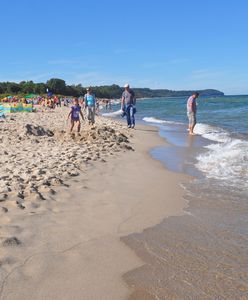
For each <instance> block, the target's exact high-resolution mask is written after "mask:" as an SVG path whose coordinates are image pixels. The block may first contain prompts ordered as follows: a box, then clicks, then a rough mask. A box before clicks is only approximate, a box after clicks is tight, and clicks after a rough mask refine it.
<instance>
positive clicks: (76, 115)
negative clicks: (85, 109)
mask: <svg viewBox="0 0 248 300" xmlns="http://www.w3.org/2000/svg"><path fill="white" fill-rule="evenodd" d="M80 116H81V117H82V119H83V120H84V116H83V114H82V111H81V106H80V105H79V101H78V99H77V98H75V99H74V105H72V107H71V111H70V112H69V115H68V119H69V118H70V117H71V130H70V132H72V130H73V128H74V125H75V124H76V123H77V131H78V132H80V127H81V123H80Z"/></svg>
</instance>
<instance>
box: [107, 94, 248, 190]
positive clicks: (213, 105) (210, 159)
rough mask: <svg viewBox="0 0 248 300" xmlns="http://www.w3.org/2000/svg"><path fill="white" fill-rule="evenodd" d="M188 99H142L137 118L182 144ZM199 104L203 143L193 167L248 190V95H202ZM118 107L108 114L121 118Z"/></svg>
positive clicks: (200, 129) (210, 176)
mask: <svg viewBox="0 0 248 300" xmlns="http://www.w3.org/2000/svg"><path fill="white" fill-rule="evenodd" d="M186 102H187V97H184V98H153V99H144V100H140V101H138V102H137V110H138V113H137V115H136V118H137V120H139V121H143V122H145V123H147V124H151V125H156V126H158V128H159V131H160V135H161V136H164V137H165V138H167V140H168V141H169V142H171V143H172V144H173V143H174V144H177V143H180V140H181V143H182V140H183V138H182V137H181V138H177V136H178V133H179V132H182V133H183V132H186V129H187V121H188V120H187V116H186ZM197 103H198V105H197V107H198V112H197V125H196V127H195V133H197V134H198V135H199V136H200V137H201V138H202V139H201V141H202V142H201V143H199V137H197V138H195V140H197V141H198V151H197V153H196V157H195V160H193V159H191V163H192V166H191V167H192V168H195V169H196V170H198V171H199V172H201V173H202V174H203V175H205V176H206V177H207V178H212V179H216V180H220V181H221V182H222V184H223V185H227V186H230V185H231V186H233V187H237V186H239V187H240V188H241V189H247V188H248V117H247V115H248V96H225V97H209V98H207V97H206V98H201V97H199V98H198V100H197ZM118 108H119V107H118V106H115V112H114V113H109V114H106V115H108V116H115V117H117V116H118V115H119V112H118ZM176 138H177V140H175V139H176ZM194 142H196V141H194ZM199 144H201V147H200V146H199ZM181 146H184V147H187V146H188V145H187V144H185V145H181ZM200 148H202V149H200ZM158 152H159V151H154V152H153V154H154V156H156V155H157V156H159V154H158ZM160 152H161V151H160ZM160 155H161V153H160ZM189 159H190V158H189ZM182 163H183V162H182ZM168 164H169V162H168ZM192 168H191V171H192ZM188 169H189V168H188ZM175 171H178V168H175ZM190 173H191V174H193V175H194V174H196V172H195V173H192V172H190ZM198 174H199V173H198Z"/></svg>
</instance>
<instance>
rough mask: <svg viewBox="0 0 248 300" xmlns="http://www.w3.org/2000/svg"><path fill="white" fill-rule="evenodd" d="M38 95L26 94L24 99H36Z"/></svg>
mask: <svg viewBox="0 0 248 300" xmlns="http://www.w3.org/2000/svg"><path fill="white" fill-rule="evenodd" d="M38 96H39V95H37V94H28V95H27V96H25V98H26V99H30V98H37V97H38Z"/></svg>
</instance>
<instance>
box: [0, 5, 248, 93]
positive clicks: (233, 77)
mask: <svg viewBox="0 0 248 300" xmlns="http://www.w3.org/2000/svg"><path fill="white" fill-rule="evenodd" d="M0 28H1V29H0V32H1V41H2V42H1V55H0V70H1V71H0V81H16V82H19V81H21V80H33V81H34V82H46V81H47V80H48V79H50V78H53V77H56V78H61V79H64V80H65V81H66V82H67V83H68V84H72V83H75V84H78V83H81V84H82V85H83V86H88V85H103V84H113V83H116V84H119V85H123V84H124V83H126V82H129V83H130V85H131V86H135V87H150V88H168V89H174V90H180V89H205V88H216V89H220V90H222V91H224V92H225V93H226V94H248V59H247V55H248V39H247V32H248V1H245V0H236V1H229V0H226V1H223V0H215V1H213V0H205V1H200V0H198V1H196V0H188V1H185V0H173V1H172V0H170V1H168V0H153V1H151V0H144V1H141V0H140V1H139V0H133V1H131V0H125V1H117V0H116V1H114V0H102V1H100V0H98V1H96V0H91V1H84V0H81V1H79V0H70V1H65V0H60V1H58V0H50V1H48V0H40V1H34V0H32V1H31V0H22V1H19V0H14V1H13V0H12V1H2V3H1V18H0Z"/></svg>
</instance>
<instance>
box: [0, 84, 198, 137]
mask: <svg viewBox="0 0 248 300" xmlns="http://www.w3.org/2000/svg"><path fill="white" fill-rule="evenodd" d="M198 97H199V93H197V92H195V93H193V94H192V96H191V97H189V99H188V101H187V115H188V119H189V128H188V130H189V134H190V135H194V127H195V125H196V111H197V106H196V99H197V98H198ZM0 102H2V103H9V104H15V103H23V104H37V105H40V106H41V107H42V108H44V109H51V110H52V109H55V108H56V107H61V106H71V109H70V113H69V115H68V119H70V120H71V130H70V131H71V132H72V131H73V129H74V126H75V125H76V127H77V131H78V132H79V131H80V126H81V123H80V116H81V118H82V119H83V120H84V119H85V118H84V115H83V114H82V108H83V110H84V111H85V112H86V116H87V120H88V123H89V125H93V124H95V115H96V114H98V113H99V110H100V108H105V109H106V110H112V104H111V100H110V99H97V98H96V96H95V95H94V94H93V92H92V89H91V88H90V87H89V88H87V93H86V94H85V95H84V97H80V98H70V97H69V98H66V97H58V96H56V95H55V96H50V97H48V96H47V97H46V96H45V97H42V96H37V97H34V98H18V97H15V96H14V97H12V96H8V97H5V98H3V99H0ZM121 110H122V117H124V116H125V117H126V119H127V127H128V128H134V127H135V113H136V97H135V94H134V92H133V90H132V89H130V86H129V84H125V85H124V91H123V93H122V96H121ZM1 114H2V115H3V113H2V112H1Z"/></svg>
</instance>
